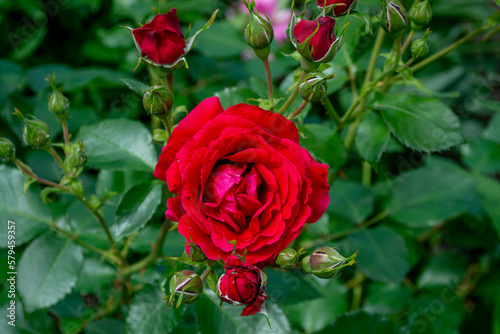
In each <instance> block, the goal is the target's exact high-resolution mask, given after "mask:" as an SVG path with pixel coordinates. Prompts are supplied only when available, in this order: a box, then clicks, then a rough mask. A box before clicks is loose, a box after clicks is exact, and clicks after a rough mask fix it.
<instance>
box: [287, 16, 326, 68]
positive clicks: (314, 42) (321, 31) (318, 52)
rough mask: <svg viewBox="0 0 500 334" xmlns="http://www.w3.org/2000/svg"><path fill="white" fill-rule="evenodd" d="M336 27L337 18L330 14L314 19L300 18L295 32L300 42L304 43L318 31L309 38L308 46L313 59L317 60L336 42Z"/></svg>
mask: <svg viewBox="0 0 500 334" xmlns="http://www.w3.org/2000/svg"><path fill="white" fill-rule="evenodd" d="M334 27H335V20H334V19H332V18H331V17H328V16H326V17H320V18H317V19H316V20H312V21H309V20H300V21H299V22H297V24H296V25H295V28H294V29H293V34H294V35H295V38H296V39H297V42H298V44H302V43H304V42H305V41H306V39H307V38H308V37H309V36H311V35H312V34H313V33H314V32H315V31H316V33H314V36H313V37H312V38H311V39H310V40H309V45H308V46H309V51H310V52H311V53H312V54H311V55H312V60H315V61H317V60H320V59H322V58H323V57H324V56H325V55H326V54H327V53H328V51H329V50H330V47H331V46H332V44H333V43H334V42H335V34H334V31H333V28H334ZM316 29H317V30H316ZM299 52H300V50H299ZM303 55H304V54H303Z"/></svg>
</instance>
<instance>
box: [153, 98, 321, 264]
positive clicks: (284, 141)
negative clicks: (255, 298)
mask: <svg viewBox="0 0 500 334" xmlns="http://www.w3.org/2000/svg"><path fill="white" fill-rule="evenodd" d="M327 175H328V166H326V165H324V164H322V163H318V162H316V161H315V160H314V159H313V158H312V156H311V155H310V154H309V152H308V151H307V150H306V149H304V148H302V147H301V146H300V143H299V134H298V131H297V127H296V126H295V123H293V122H292V121H290V120H288V119H286V118H285V117H284V116H282V115H280V114H277V113H271V112H270V111H267V110H264V109H261V108H259V107H256V106H252V105H248V104H244V103H241V104H237V105H234V106H232V107H229V108H227V109H226V110H224V109H223V108H222V106H221V104H220V102H219V99H218V98H217V97H213V98H208V99H206V100H204V101H202V102H201V103H200V104H199V105H198V106H197V107H196V108H195V109H193V110H192V111H191V112H190V113H189V114H188V115H187V116H186V117H185V118H184V119H183V120H182V121H180V123H179V124H178V125H177V126H176V127H175V129H174V130H173V132H172V136H171V137H170V139H169V140H168V142H167V145H166V146H165V147H164V148H163V152H162V153H161V155H160V158H159V161H158V164H157V165H156V168H155V177H157V178H159V179H161V180H164V181H166V182H167V185H168V187H169V190H170V191H171V192H172V193H173V194H175V195H177V196H175V197H173V198H170V199H168V201H167V211H166V216H167V218H169V219H171V220H174V221H178V222H179V225H178V230H179V233H180V234H181V235H182V236H184V237H185V238H186V240H187V241H188V243H187V245H186V248H187V252H188V253H189V248H190V244H191V242H192V243H193V244H195V245H197V246H198V247H200V248H201V250H202V251H203V253H204V254H205V255H206V256H207V258H208V259H211V260H218V259H219V258H221V259H222V260H223V261H225V260H226V259H227V258H228V256H230V255H231V254H232V253H233V248H234V249H235V251H236V253H237V254H243V253H244V252H245V251H246V252H247V254H246V261H247V262H248V263H250V264H253V265H256V266H258V267H262V266H265V265H267V264H271V263H273V262H274V260H275V258H276V256H277V255H278V254H279V253H280V252H281V251H282V250H283V249H285V248H286V247H287V246H288V245H289V244H290V243H291V242H292V241H293V240H294V239H295V238H296V237H297V236H298V234H299V233H300V231H301V230H302V228H303V226H304V224H306V223H314V222H316V221H317V220H318V219H319V218H320V217H321V216H322V215H323V213H324V212H325V210H326V208H327V207H328V203H329V202H330V198H329V195H328V191H329V189H330V186H329V185H328V183H327Z"/></svg>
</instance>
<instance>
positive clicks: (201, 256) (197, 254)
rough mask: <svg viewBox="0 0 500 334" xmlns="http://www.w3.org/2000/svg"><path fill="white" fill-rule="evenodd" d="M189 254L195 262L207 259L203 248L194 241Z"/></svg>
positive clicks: (190, 245)
mask: <svg viewBox="0 0 500 334" xmlns="http://www.w3.org/2000/svg"><path fill="white" fill-rule="evenodd" d="M189 256H190V257H191V260H193V262H204V261H205V260H206V259H207V256H206V255H205V253H203V251H202V250H201V248H200V247H199V246H197V245H195V244H193V243H191V244H189Z"/></svg>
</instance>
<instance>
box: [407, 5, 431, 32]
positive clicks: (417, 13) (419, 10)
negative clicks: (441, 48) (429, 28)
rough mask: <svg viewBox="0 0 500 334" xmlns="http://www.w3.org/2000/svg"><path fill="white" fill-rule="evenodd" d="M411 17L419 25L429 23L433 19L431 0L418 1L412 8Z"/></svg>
mask: <svg viewBox="0 0 500 334" xmlns="http://www.w3.org/2000/svg"><path fill="white" fill-rule="evenodd" d="M410 17H411V20H412V21H413V23H415V24H416V25H417V26H425V25H428V24H429V22H431V20H432V8H431V4H430V3H429V0H426V1H422V2H419V3H417V4H416V5H415V6H414V7H413V8H412V9H411V11H410Z"/></svg>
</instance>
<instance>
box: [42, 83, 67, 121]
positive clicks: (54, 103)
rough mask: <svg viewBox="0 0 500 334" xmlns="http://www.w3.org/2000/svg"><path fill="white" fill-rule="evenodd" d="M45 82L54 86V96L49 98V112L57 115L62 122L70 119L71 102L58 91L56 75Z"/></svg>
mask: <svg viewBox="0 0 500 334" xmlns="http://www.w3.org/2000/svg"><path fill="white" fill-rule="evenodd" d="M45 80H46V81H48V82H50V85H51V86H52V95H51V96H50V98H49V105H48V107H49V110H50V111H51V112H53V113H54V115H56V116H57V118H59V120H61V121H64V120H66V119H68V110H69V100H68V98H66V97H65V96H64V95H63V94H62V93H61V91H60V90H59V89H57V87H56V78H55V76H54V74H52V78H51V77H47V78H46V79H45Z"/></svg>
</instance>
